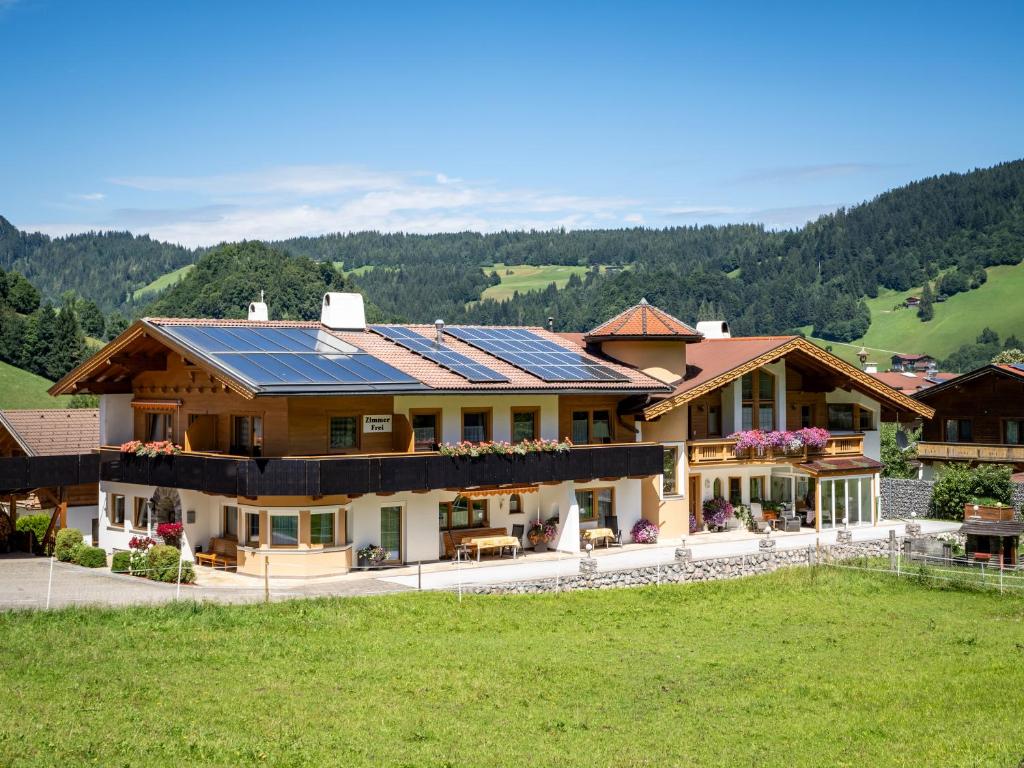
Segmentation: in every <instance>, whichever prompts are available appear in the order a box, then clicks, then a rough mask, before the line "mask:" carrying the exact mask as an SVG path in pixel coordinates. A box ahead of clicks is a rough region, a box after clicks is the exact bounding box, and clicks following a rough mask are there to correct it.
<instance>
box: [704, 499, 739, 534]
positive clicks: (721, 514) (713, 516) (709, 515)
mask: <svg viewBox="0 0 1024 768" xmlns="http://www.w3.org/2000/svg"><path fill="white" fill-rule="evenodd" d="M733 512H734V510H733V506H732V504H731V503H730V502H729V500H728V499H725V498H723V497H722V496H715V497H714V498H712V499H708V500H707V501H705V502H704V520H705V522H707V524H708V526H709V527H710V528H713V529H715V530H719V531H721V530H723V529H724V528H725V524H726V522H727V521H728V520H729V518H731V517H732V516H733Z"/></svg>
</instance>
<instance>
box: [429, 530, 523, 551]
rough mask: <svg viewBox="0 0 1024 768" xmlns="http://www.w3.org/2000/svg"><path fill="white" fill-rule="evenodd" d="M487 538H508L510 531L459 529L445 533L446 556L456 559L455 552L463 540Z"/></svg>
mask: <svg viewBox="0 0 1024 768" xmlns="http://www.w3.org/2000/svg"><path fill="white" fill-rule="evenodd" d="M485 536H508V531H507V530H505V529H504V528H459V529H458V530H457V531H445V532H444V554H445V556H446V557H450V558H452V559H454V558H455V551H456V550H457V549H458V547H459V546H460V545H461V544H462V540H463V539H479V538H483V537H485Z"/></svg>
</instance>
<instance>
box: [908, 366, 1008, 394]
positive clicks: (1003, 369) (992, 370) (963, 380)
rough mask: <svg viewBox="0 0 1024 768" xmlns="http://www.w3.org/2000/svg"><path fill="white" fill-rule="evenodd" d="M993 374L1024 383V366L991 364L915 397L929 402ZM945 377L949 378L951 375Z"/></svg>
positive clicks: (923, 391) (951, 379)
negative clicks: (952, 389) (952, 388)
mask: <svg viewBox="0 0 1024 768" xmlns="http://www.w3.org/2000/svg"><path fill="white" fill-rule="evenodd" d="M991 374H996V375H1001V376H1009V377H1011V378H1014V379H1019V380H1021V381H1024V364H1022V363H1009V364H1006V363H998V364H995V363H989V364H988V365H983V366H981V368H975V369H974V370H973V371H968V372H967V373H962V374H960V375H958V376H954V377H953V378H949V379H946V380H944V381H942V382H940V383H938V384H936V385H935V386H934V387H928V388H927V389H923V390H921V391H920V392H917V393H916V394H915V395H914V397H915V398H916V399H918V400H927V399H928V398H930V397H932V396H933V395H936V394H938V393H941V392H945V391H946V390H947V389H949V388H950V387H952V386H954V385H955V386H957V387H961V386H964V385H965V384H969V383H970V382H972V381H974V380H975V379H980V378H984V377H985V376H989V375H991ZM944 375H947V376H948V375H950V374H944Z"/></svg>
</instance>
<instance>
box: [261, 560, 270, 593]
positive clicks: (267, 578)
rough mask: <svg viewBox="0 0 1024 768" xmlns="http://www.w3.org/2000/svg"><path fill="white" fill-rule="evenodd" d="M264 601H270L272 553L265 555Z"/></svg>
mask: <svg viewBox="0 0 1024 768" xmlns="http://www.w3.org/2000/svg"><path fill="white" fill-rule="evenodd" d="M263 602H265V603H269V602H270V555H269V554H264V555H263Z"/></svg>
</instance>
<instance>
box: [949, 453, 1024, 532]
mask: <svg viewBox="0 0 1024 768" xmlns="http://www.w3.org/2000/svg"><path fill="white" fill-rule="evenodd" d="M1012 491H1013V486H1012V484H1011V482H1010V467H999V466H996V465H995V464H981V465H979V466H977V467H971V466H969V465H967V464H946V465H944V466H943V468H942V470H941V473H940V474H939V478H938V479H937V480H936V481H935V486H934V487H933V488H932V500H931V504H930V506H929V510H930V513H931V515H932V516H933V517H938V518H942V519H945V520H963V518H964V505H965V504H968V503H970V502H971V501H972V500H973V499H975V498H978V497H987V498H990V499H994V500H996V501H998V502H1001V503H1003V504H1009V503H1010V497H1011V495H1012Z"/></svg>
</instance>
